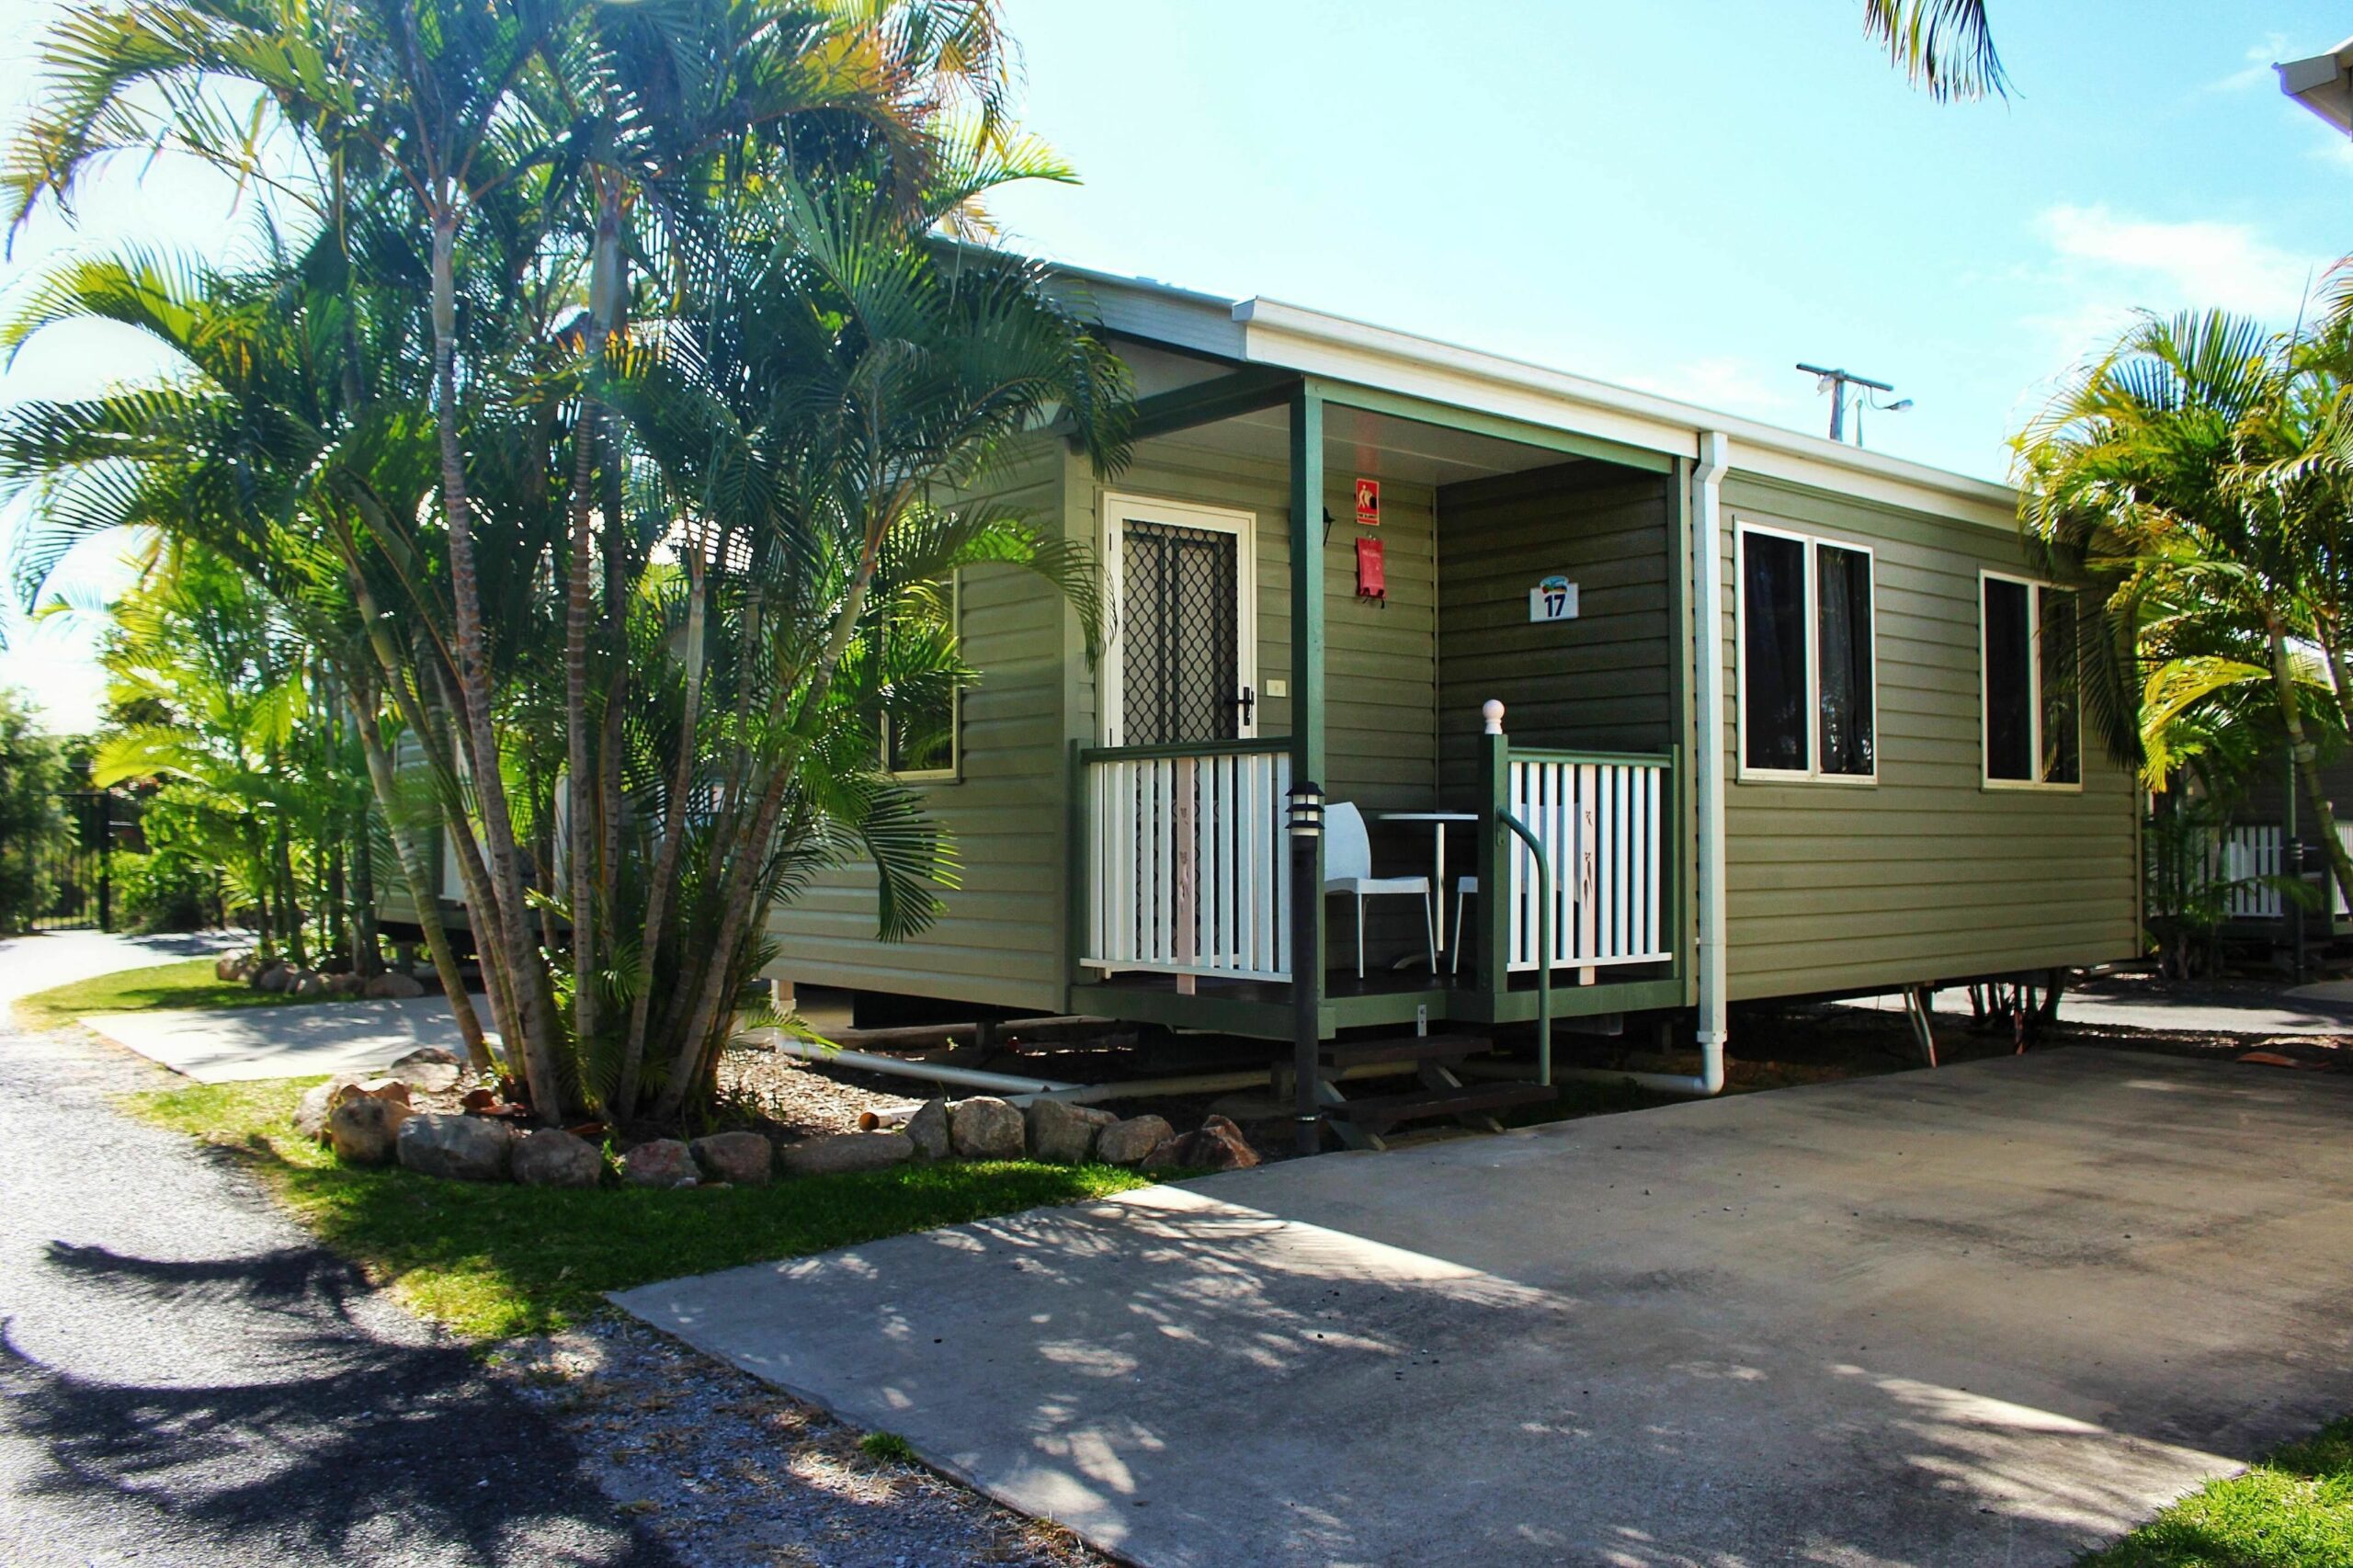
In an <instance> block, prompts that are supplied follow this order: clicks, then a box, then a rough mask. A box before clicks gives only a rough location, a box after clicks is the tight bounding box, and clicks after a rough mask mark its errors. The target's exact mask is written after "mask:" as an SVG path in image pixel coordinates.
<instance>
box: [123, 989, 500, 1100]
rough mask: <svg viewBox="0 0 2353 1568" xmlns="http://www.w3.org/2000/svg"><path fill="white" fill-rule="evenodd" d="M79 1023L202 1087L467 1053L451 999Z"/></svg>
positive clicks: (366, 1069)
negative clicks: (427, 1048) (427, 1053)
mask: <svg viewBox="0 0 2353 1568" xmlns="http://www.w3.org/2000/svg"><path fill="white" fill-rule="evenodd" d="M78 1021H79V1022H80V1023H81V1024H82V1026H83V1027H84V1028H91V1029H96V1030H97V1032H98V1033H100V1034H102V1035H104V1036H106V1037H107V1039H108V1040H113V1041H114V1042H115V1043H116V1044H117V1045H120V1046H123V1047H126V1048H127V1049H129V1050H131V1051H137V1052H138V1053H139V1054H140V1055H142V1056H144V1057H146V1058H147V1059H148V1060H149V1061H151V1062H161V1063H163V1064H164V1065H165V1066H166V1067H169V1068H170V1069H172V1071H174V1072H175V1073H184V1074H187V1075H188V1076H189V1077H191V1078H194V1079H195V1080H196V1081H197V1082H199V1083H200V1084H233V1083H241V1082H244V1081H247V1080H250V1079H255V1078H294V1077H300V1076H301V1075H302V1074H309V1073H351V1074H373V1073H377V1072H381V1070H382V1069H383V1068H385V1067H386V1066H388V1065H390V1064H391V1062H392V1060H393V1059H394V1058H395V1057H399V1056H404V1055H406V1054H407V1053H408V1052H410V1051H415V1049H416V1048H417V1047H418V1046H420V1045H438V1046H440V1047H442V1048H443V1049H445V1050H448V1051H454V1052H456V1053H457V1055H458V1056H460V1058H462V1057H463V1056H464V1055H465V1053H466V1042H465V1040H464V1038H463V1037H462V1036H460V1034H459V1033H458V1024H457V1020H456V1019H455V1018H453V1017H450V1015H449V998H447V997H446V996H443V995H441V994H439V993H438V991H437V992H435V993H434V994H431V995H427V996H415V997H411V998H409V999H407V1000H406V1001H400V1002H314V1003H313V1002H304V1003H293V1004H290V1005H289V1006H283V1007H236V1008H228V1007H184V1008H175V1009H172V1010H169V1011H160V1012H152V1013H99V1014H94V1015H92V1016H91V1017H86V1018H83V1019H80V1020H78Z"/></svg>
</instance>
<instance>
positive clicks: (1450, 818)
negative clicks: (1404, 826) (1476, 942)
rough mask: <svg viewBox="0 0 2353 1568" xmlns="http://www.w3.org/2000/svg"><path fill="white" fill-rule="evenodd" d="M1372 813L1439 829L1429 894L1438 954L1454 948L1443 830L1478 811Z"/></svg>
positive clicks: (1473, 817)
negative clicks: (1434, 910) (1434, 908)
mask: <svg viewBox="0 0 2353 1568" xmlns="http://www.w3.org/2000/svg"><path fill="white" fill-rule="evenodd" d="M1373 814H1374V816H1375V817H1376V818H1377V819H1378V820H1380V821H1381V822H1418V823H1427V824H1430V825H1431V826H1433V827H1435V828H1436V829H1437V830H1438V832H1437V835H1436V837H1437V839H1438V848H1437V853H1436V858H1435V860H1434V862H1433V864H1432V868H1431V869H1432V875H1431V877H1430V897H1431V899H1432V900H1433V901H1434V902H1435V903H1437V905H1438V910H1437V919H1436V922H1435V924H1436V926H1437V929H1438V951H1439V952H1440V953H1441V954H1444V953H1449V952H1451V951H1453V949H1454V944H1453V942H1452V941H1451V940H1450V939H1449V933H1448V931H1447V928H1446V830H1447V829H1448V828H1449V826H1451V825H1452V824H1455V823H1474V822H1477V821H1478V820H1479V813H1478V812H1374V813H1373Z"/></svg>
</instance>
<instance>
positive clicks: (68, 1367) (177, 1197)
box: [0, 937, 674, 1568]
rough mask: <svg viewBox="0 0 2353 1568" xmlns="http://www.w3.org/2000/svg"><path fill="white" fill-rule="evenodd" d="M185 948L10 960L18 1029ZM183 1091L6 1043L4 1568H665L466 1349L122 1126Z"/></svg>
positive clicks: (138, 1072) (0, 1012)
mask: <svg viewBox="0 0 2353 1568" xmlns="http://www.w3.org/2000/svg"><path fill="white" fill-rule="evenodd" d="M178 940H180V939H179V938H163V939H143V940H142V939H130V938H119V937H117V938H100V939H99V940H97V941H96V942H83V941H75V942H66V941H63V940H62V939H61V938H58V937H28V938H23V939H18V940H9V941H0V1017H5V1006H6V1002H7V1001H8V1000H9V999H10V998H11V997H13V996H17V995H23V994H27V993H28V992H30V991H34V990H39V989H40V988H42V987H44V986H48V985H51V984H57V983H63V981H64V980H67V979H74V978H88V977H89V976H90V975H92V974H100V973H105V972H107V971H108V968H109V967H111V968H129V967H136V965H137V964H139V963H141V962H159V961H160V962H168V961H171V960H174V959H177V958H184V957H187V956H188V953H186V952H184V951H174V950H171V949H170V947H169V945H168V944H169V943H172V942H176V941H178ZM158 941H160V942H163V943H164V944H165V946H164V947H163V948H162V949H161V956H160V957H158V956H156V955H157V951H158V949H157V947H156V946H155V945H154V944H155V943H156V942H158ZM109 959H110V960H111V962H110V963H108V962H107V961H105V960H109ZM93 964H97V965H98V966H99V967H95V968H93V967H91V966H92V965H93ZM61 966H67V967H78V969H79V973H78V974H74V973H64V972H62V971H61ZM173 1082H174V1080H173V1079H171V1078H170V1077H169V1076H168V1075H166V1074H164V1073H163V1072H161V1071H160V1070H158V1069H156V1068H153V1067H150V1066H148V1065H146V1064H144V1063H142V1062H138V1061H136V1060H134V1059H133V1058H131V1057H128V1056H124V1055H121V1054H120V1053H119V1052H116V1051H110V1050H108V1048H106V1047H104V1046H97V1045H92V1044H88V1043H86V1042H78V1043H77V1042H75V1041H74V1040H63V1039H61V1038H59V1037H57V1036H51V1035H44V1036H29V1035H24V1034H17V1033H14V1032H12V1031H10V1030H9V1029H7V1028H6V1027H5V1025H0V1151H5V1158H0V1562H5V1563H7V1564H8V1565H9V1568H52V1565H54V1568H66V1565H72V1568H84V1565H85V1564H96V1563H105V1564H115V1563H124V1562H134V1561H135V1562H142V1563H147V1562H157V1563H171V1564H174V1565H183V1564H185V1565H188V1568H257V1565H259V1564H266V1563H267V1564H274V1563H297V1562H336V1563H359V1564H369V1565H376V1564H385V1565H393V1564H398V1565H417V1568H426V1565H431V1568H460V1565H471V1564H513V1565H515V1568H537V1565H539V1564H544V1563H565V1564H578V1565H585V1564H597V1565H604V1568H623V1565H626V1568H670V1565H672V1564H673V1563H674V1559H673V1558H672V1557H671V1556H670V1554H669V1553H667V1552H666V1551H663V1550H662V1549H660V1548H659V1547H657V1546H656V1545H654V1543H652V1542H651V1541H649V1540H645V1539H644V1538H642V1536H640V1535H639V1534H638V1533H637V1532H635V1531H634V1530H633V1529H632V1528H631V1527H630V1525H629V1524H628V1523H627V1522H626V1521H624V1520H622V1519H621V1518H620V1517H618V1516H617V1515H616V1514H615V1512H614V1510H613V1508H612V1506H611V1505H610V1504H608V1502H607V1501H606V1499H605V1498H604V1497H603V1496H602V1495H601V1494H599V1493H598V1491H597V1487H596V1484H595V1482H594V1480H593V1479H592V1478H591V1477H590V1476H589V1475H588V1474H587V1472H586V1471H585V1468H584V1467H583V1466H582V1464H581V1462H580V1460H579V1459H578V1457H577V1455H576V1454H575V1453H574V1450H573V1449H572V1447H571V1444H570V1443H569V1442H568V1441H567V1440H566V1439H565V1437H563V1434H562V1433H561V1432H560V1431H558V1430H557V1429H556V1428H555V1427H554V1426H553V1425H552V1424H551V1423H550V1422H549V1421H548V1420H547V1419H546V1418H545V1417H543V1416H541V1415H539V1414H538V1413H536V1412H535V1411H533V1410H531V1409H529V1407H527V1406H526V1405H525V1404H524V1403H522V1402H521V1401H520V1400H519V1399H517V1398H515V1397H514V1396H512V1395H511V1394H509V1393H507V1392H506V1391H505V1390H503V1389H502V1388H501V1387H500V1386H498V1385H496V1384H494V1383H493V1382H492V1381H490V1380H488V1379H486V1378H484V1377H483V1375H482V1373H481V1369H480V1366H479V1364H478V1362H477V1361H476V1360H475V1358H474V1353H473V1351H472V1350H471V1349H470V1348H468V1347H467V1346H463V1345H460V1344H456V1343H454V1342H451V1341H449V1340H448V1339H446V1338H442V1337H440V1336H438V1335H435V1334H433V1333H432V1332H431V1331H429V1330H427V1329H426V1328H425V1327H424V1326H423V1325H422V1324H418V1323H417V1322H416V1320H415V1319H414V1318H412V1317H410V1316H409V1315H408V1314H407V1313H405V1312H402V1311H400V1310H399V1309H398V1308H397V1307H394V1306H393V1305H392V1304H391V1303H390V1302H388V1301H385V1300H384V1299H383V1298H381V1296H379V1295H378V1294H377V1293H376V1292H375V1291H374V1290H371V1289H370V1288H369V1285H368V1283H367V1281H366V1280H365V1279H363V1278H360V1277H359V1274H358V1270H357V1269H355V1268H353V1267H351V1266H350V1265H348V1264H347V1263H344V1262H343V1261H341V1260H340V1259H338V1258H336V1257H335V1256H333V1255H332V1254H329V1253H327V1252H325V1251H324V1250H323V1249H321V1248H319V1247H318V1246H317V1245H315V1244H313V1242H312V1241H311V1239H310V1237H309V1236H308V1235H307V1234H306V1233H303V1232H302V1231H301V1229H300V1228H299V1227H297V1226H296V1225H295V1224H294V1223H293V1222H292V1221H290V1220H289V1219H287V1218H286V1217H285V1216H284V1215H283V1214H282V1213H281V1212H280V1211H279V1210H278V1209H277V1208H276V1206H275V1205H273V1204H271V1203H270V1202H269V1200H268V1199H267V1198H266V1197H265V1196H264V1195H263V1194H262V1193H261V1192H259V1191H258V1190H257V1189H256V1187H254V1185H253V1184H252V1183H251V1182H250V1181H249V1180H248V1179H246V1178H245V1177H244V1176H243V1175H242V1174H240V1173H239V1172H238V1171H237V1169H236V1168H235V1167H234V1166H233V1165H229V1164H227V1163H225V1162H223V1161H222V1160H220V1159H218V1158H217V1157H214V1156H210V1155H208V1154H207V1153H205V1152H204V1151H203V1150H201V1149H199V1147H198V1146H197V1145H196V1144H194V1143H192V1142H189V1141H188V1140H187V1139H185V1138H182V1137H180V1136H178V1135H177V1134H175V1133H170V1132H165V1131H162V1130H161V1129H157V1128H152V1127H147V1126H144V1125H142V1124H141V1123H138V1122H134V1121H131V1120H130V1119H127V1118H125V1117H123V1116H121V1115H120V1114H119V1113H118V1112H116V1111H115V1110H113V1109H112V1108H110V1107H109V1104H108V1100H109V1098H110V1097H111V1096H113V1095H115V1094H118V1093H120V1092H123V1091H126V1090H132V1089H142V1088H154V1087H167V1086H169V1085H171V1084H172V1083H173Z"/></svg>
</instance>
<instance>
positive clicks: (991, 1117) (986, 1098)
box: [948, 1095, 1022, 1160]
mask: <svg viewBox="0 0 2353 1568" xmlns="http://www.w3.org/2000/svg"><path fill="white" fill-rule="evenodd" d="M948 1142H949V1146H950V1147H952V1148H954V1149H955V1151H956V1153H959V1154H961V1155H962V1156H963V1157H964V1158H965V1159H968V1160H1017V1159H1019V1158H1020V1157H1021V1153H1022V1123H1021V1113H1020V1112H1019V1111H1017V1110H1016V1109H1014V1108H1012V1107H1011V1106H1009V1105H1007V1104H1006V1103H1005V1102H1004V1101H1003V1100H1001V1099H998V1098H997V1097H996V1096H994V1095H974V1096H972V1098H971V1099H969V1100H958V1101H957V1102H956V1104H955V1107H954V1108H952V1109H950V1110H949V1113H948Z"/></svg>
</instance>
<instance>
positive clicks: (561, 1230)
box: [125, 1078, 1175, 1338]
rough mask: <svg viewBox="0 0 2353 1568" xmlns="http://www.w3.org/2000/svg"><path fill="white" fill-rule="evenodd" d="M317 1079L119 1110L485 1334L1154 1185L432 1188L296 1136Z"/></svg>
mask: <svg viewBox="0 0 2353 1568" xmlns="http://www.w3.org/2000/svg"><path fill="white" fill-rule="evenodd" d="M319 1081H320V1080H319V1079H317V1078H281V1079H273V1080H270V1081H267V1082H264V1083H253V1084H204V1085H194V1086H191V1087H188V1088H183V1089H165V1090H158V1091H154V1092H151V1093H146V1094H139V1095H131V1096H125V1104H126V1108H128V1109H129V1110H130V1111H131V1113H132V1114H134V1115H136V1116H139V1117H142V1118H143V1119H147V1120H149V1121H153V1122H157V1123H160V1124H161V1125H163V1126H165V1127H169V1128H174V1129H176V1130H177V1131H182V1132H185V1133H188V1135H189V1136H191V1137H195V1138H200V1139H203V1140H204V1141H206V1142H210V1143H214V1144H217V1145H220V1146H222V1147H223V1148H224V1149H227V1150H229V1151H231V1152H232V1153H233V1154H234V1155H235V1156H236V1157H237V1158H238V1159H240V1160H242V1161H244V1162H245V1163H246V1164H247V1165H249V1166H250V1167H251V1168H252V1169H254V1170H255V1171H256V1172H257V1173H258V1174H259V1175H260V1176H262V1177H263V1179H264V1180H266V1181H267V1183H268V1184H269V1185H270V1187H272V1188H273V1189H274V1190H275V1191H276V1192H277V1194H278V1197H279V1198H280V1199H283V1200H284V1201H285V1202H286V1204H287V1206H288V1207H289V1208H290V1209H292V1210H294V1212H295V1213H296V1214H297V1215H299V1216H300V1217H301V1219H302V1220H303V1221H305V1222H306V1223H307V1224H309V1225H310V1226H311V1228H312V1229H313V1230H314V1231H316V1232H317V1233H318V1234H319V1237H320V1239H321V1240H322V1241H324V1243H325V1244H327V1245H329V1246H331V1247H333V1248H335V1250H336V1251H337V1252H340V1253H342V1254H344V1255H345V1256H347V1257H350V1258H352V1259H354V1260H355V1261H357V1262H358V1263H359V1264H360V1265H361V1266H362V1267H365V1268H366V1269H367V1270H368V1271H369V1276H370V1277H371V1278H375V1279H377V1280H379V1281H380V1282H381V1283H383V1284H384V1285H386V1286H387V1287H389V1288H390V1289H391V1290H392V1293H393V1294H394V1295H395V1296H396V1297H397V1298H398V1299H399V1300H400V1301H403V1302H404V1304H405V1305H406V1306H408V1307H409V1309H410V1310H411V1311H414V1312H417V1313H419V1314H420V1315H422V1316H425V1317H429V1318H433V1319H436V1320H438V1321H439V1322H441V1323H444V1324H448V1325H449V1327H451V1328H452V1329H455V1330H457V1331H458V1332H459V1333H460V1334H464V1335H474V1336H481V1337H492V1338H505V1337H507V1336H509V1335H517V1334H537V1333H544V1332H547V1331H549V1330H551V1329H556V1328H561V1327H563V1326H564V1325H566V1324H571V1323H574V1322H577V1321H578V1320H580V1319H581V1318H583V1317H585V1316H587V1315H589V1314H591V1313H593V1312H597V1311H599V1310H601V1309H602V1308H603V1306H604V1302H603V1301H602V1299H601V1298H602V1294H603V1292H605V1291H607V1290H626V1289H628V1288H629V1287H631V1286H633V1285H643V1284H648V1283H650V1282H652V1281H654V1280H656V1279H667V1278H674V1277H676V1276H677V1275H681V1274H700V1273H704V1272H707V1271H709V1270H710V1269H714V1268H730V1267H734V1266H736V1265H738V1264H745V1263H756V1262H761V1261H764V1260H767V1259H771V1258H779V1257H794V1256H801V1255H802V1254H806V1253H813V1252H822V1251H824V1250H825V1249H826V1248H828V1247H835V1246H846V1245H849V1244H853V1243H857V1242H866V1241H873V1240H876V1239H877V1238H879V1237H882V1236H892V1235H897V1234H900V1233H903V1232H907V1231H923V1230H929V1229H932V1228H933V1227H935V1226H939V1225H952V1224H960V1223H961V1222H963V1221H968V1220H981V1219H986V1218H988V1217H989V1216H991V1215H995V1214H1006V1213H1011V1212H1013V1211H1014V1210H1021V1209H1029V1208H1035V1207H1037V1206H1039V1205H1040V1204H1052V1203H1076V1202H1081V1201H1084V1200H1086V1199H1095V1198H1103V1197H1108V1196H1109V1195H1110V1194H1112V1193H1116V1192H1124V1191H1127V1190H1128V1189H1130V1188H1131V1187H1143V1186H1146V1185H1149V1183H1150V1181H1151V1180H1152V1178H1151V1177H1147V1176H1140V1175H1138V1174H1137V1173H1135V1172H1133V1171H1127V1170H1120V1169H1117V1168H1114V1167H1111V1166H1108V1165H1076V1166H1073V1165H1039V1164H1034V1163H1031V1162H1028V1161H1008V1162H1006V1163H1003V1164H973V1165H963V1164H951V1165H901V1166H899V1167H897V1168H895V1169H892V1170H888V1171H874V1172H861V1173H858V1174H854V1175H846V1176H801V1177H795V1178H792V1179H790V1180H787V1181H781V1182H779V1183H778V1184H776V1185H775V1186H773V1187H730V1188H725V1189H721V1190H701V1189H694V1188H689V1189H688V1190H685V1191H676V1192H673V1191H655V1190H651V1189H648V1188H643V1187H597V1188H594V1189H577V1188H573V1189H567V1188H556V1187H511V1186H505V1185H496V1186H494V1185H488V1184H483V1185H477V1184H473V1183H469V1182H456V1181H442V1180H438V1179H437V1178H435V1177H432V1176H418V1175H415V1173H413V1172H409V1171H402V1170H369V1169H359V1168H355V1167H348V1166H345V1165H338V1164H337V1163H336V1161H335V1156H334V1154H332V1153H329V1152H328V1151H327V1150H325V1149H324V1148H322V1147H320V1146H319V1145H317V1144H315V1143H313V1142H311V1141H310V1140H308V1139H305V1138H303V1137H302V1136H301V1135H300V1134H299V1133H297V1132H296V1131H294V1127H293V1123H292V1120H291V1118H292V1116H293V1112H294V1107H295V1103H296V1101H298V1100H299V1099H300V1098H301V1093H302V1091H303V1090H304V1089H306V1088H308V1087H309V1086H310V1085H313V1084H315V1083H318V1082H319ZM1161 1174H1163V1175H1167V1174H1175V1173H1161Z"/></svg>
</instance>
